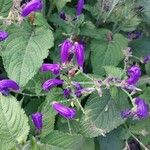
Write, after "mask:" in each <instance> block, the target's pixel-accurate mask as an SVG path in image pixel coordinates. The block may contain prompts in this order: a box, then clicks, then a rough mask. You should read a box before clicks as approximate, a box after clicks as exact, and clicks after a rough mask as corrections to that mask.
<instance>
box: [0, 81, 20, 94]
mask: <svg viewBox="0 0 150 150" xmlns="http://www.w3.org/2000/svg"><path fill="white" fill-rule="evenodd" d="M19 89H20V87H19V85H18V84H17V83H16V82H15V81H13V80H8V79H4V80H1V81H0V92H1V93H2V94H3V95H5V96H7V95H8V94H9V91H10V90H12V91H19Z"/></svg>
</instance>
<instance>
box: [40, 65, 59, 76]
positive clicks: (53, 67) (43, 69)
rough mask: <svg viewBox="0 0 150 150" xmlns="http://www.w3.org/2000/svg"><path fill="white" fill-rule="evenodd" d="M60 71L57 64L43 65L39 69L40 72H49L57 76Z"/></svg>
mask: <svg viewBox="0 0 150 150" xmlns="http://www.w3.org/2000/svg"><path fill="white" fill-rule="evenodd" d="M60 70H61V66H60V65H59V64H43V65H42V66H41V68H40V71H41V72H47V71H51V72H52V73H53V74H55V75H57V74H59V73H60Z"/></svg>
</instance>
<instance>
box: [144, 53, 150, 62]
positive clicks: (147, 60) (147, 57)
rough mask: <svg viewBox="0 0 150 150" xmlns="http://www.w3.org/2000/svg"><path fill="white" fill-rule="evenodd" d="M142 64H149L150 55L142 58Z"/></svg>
mask: <svg viewBox="0 0 150 150" xmlns="http://www.w3.org/2000/svg"><path fill="white" fill-rule="evenodd" d="M143 62H144V64H147V63H149V62H150V54H148V55H146V56H145V57H144V60H143Z"/></svg>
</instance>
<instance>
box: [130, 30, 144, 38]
mask: <svg viewBox="0 0 150 150" xmlns="http://www.w3.org/2000/svg"><path fill="white" fill-rule="evenodd" d="M141 37H142V32H141V31H136V30H135V31H132V32H128V39H130V40H136V39H139V38H141Z"/></svg>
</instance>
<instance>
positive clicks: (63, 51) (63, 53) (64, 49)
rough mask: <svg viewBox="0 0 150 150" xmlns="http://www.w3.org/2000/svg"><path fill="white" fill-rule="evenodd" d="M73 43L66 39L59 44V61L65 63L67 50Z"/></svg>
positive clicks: (67, 55) (67, 54)
mask: <svg viewBox="0 0 150 150" xmlns="http://www.w3.org/2000/svg"><path fill="white" fill-rule="evenodd" d="M72 46H73V43H72V41H70V40H69V39H66V40H65V41H64V42H63V43H62V44H61V62H62V63H67V61H68V57H69V51H70V49H71V48H72Z"/></svg>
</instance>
